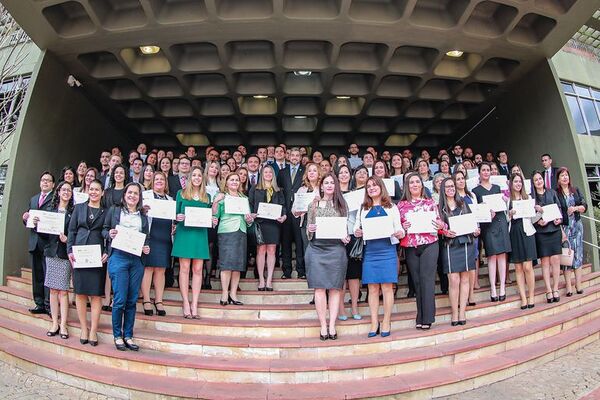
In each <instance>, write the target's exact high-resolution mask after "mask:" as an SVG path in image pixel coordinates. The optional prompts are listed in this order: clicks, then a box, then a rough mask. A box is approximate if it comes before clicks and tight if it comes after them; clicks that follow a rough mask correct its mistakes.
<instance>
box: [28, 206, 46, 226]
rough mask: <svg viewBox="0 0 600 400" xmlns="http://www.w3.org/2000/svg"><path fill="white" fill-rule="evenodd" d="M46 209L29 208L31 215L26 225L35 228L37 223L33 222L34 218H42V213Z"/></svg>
mask: <svg viewBox="0 0 600 400" xmlns="http://www.w3.org/2000/svg"><path fill="white" fill-rule="evenodd" d="M43 212H44V211H42V210H29V217H28V218H27V223H26V224H25V226H26V227H27V228H32V229H33V228H35V224H34V223H33V219H34V218H35V217H38V218H41V215H42V213H43Z"/></svg>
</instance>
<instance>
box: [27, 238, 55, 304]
mask: <svg viewBox="0 0 600 400" xmlns="http://www.w3.org/2000/svg"><path fill="white" fill-rule="evenodd" d="M29 264H30V265H31V288H32V292H33V301H34V302H35V305H36V306H38V307H44V308H50V290H49V289H48V288H47V287H45V286H44V280H45V278H46V259H45V258H44V253H43V251H42V249H40V248H39V246H38V248H36V249H35V250H34V251H30V252H29Z"/></svg>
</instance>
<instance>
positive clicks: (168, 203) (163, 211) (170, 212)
mask: <svg viewBox="0 0 600 400" xmlns="http://www.w3.org/2000/svg"><path fill="white" fill-rule="evenodd" d="M144 205H147V206H150V209H149V210H148V216H149V217H152V218H160V219H170V220H174V219H175V209H176V203H175V200H161V199H155V198H152V199H145V200H144Z"/></svg>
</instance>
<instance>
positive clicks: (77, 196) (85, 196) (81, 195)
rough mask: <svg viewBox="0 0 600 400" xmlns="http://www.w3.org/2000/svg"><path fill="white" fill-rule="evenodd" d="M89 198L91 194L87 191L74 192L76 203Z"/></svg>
mask: <svg viewBox="0 0 600 400" xmlns="http://www.w3.org/2000/svg"><path fill="white" fill-rule="evenodd" d="M89 198H90V195H89V194H87V193H83V192H73V201H74V202H75V204H81V203H85V202H86V201H88V200H89Z"/></svg>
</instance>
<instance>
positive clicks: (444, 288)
mask: <svg viewBox="0 0 600 400" xmlns="http://www.w3.org/2000/svg"><path fill="white" fill-rule="evenodd" d="M441 240H443V239H442V238H441V236H440V239H439V240H438V243H442V242H441ZM439 248H440V254H439V256H438V262H437V275H438V277H439V278H440V290H441V292H442V294H448V274H445V273H444V266H443V265H442V254H441V253H442V251H444V246H439Z"/></svg>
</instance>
